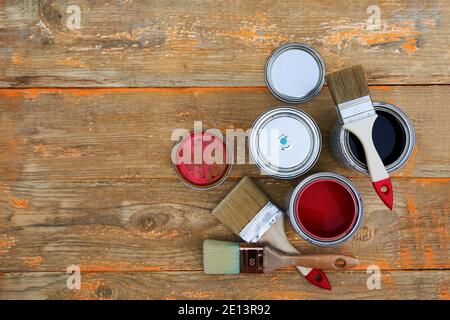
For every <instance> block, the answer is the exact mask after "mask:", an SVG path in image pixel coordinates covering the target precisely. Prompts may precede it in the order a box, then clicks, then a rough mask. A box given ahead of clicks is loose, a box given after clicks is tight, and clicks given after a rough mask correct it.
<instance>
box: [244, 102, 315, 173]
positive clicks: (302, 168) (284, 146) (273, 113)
mask: <svg viewBox="0 0 450 320" xmlns="http://www.w3.org/2000/svg"><path fill="white" fill-rule="evenodd" d="M248 141H249V150H250V156H251V160H252V162H253V163H254V164H255V165H256V166H257V167H258V168H260V169H261V171H262V173H265V174H268V175H270V176H272V177H275V178H279V179H294V178H297V177H298V176H300V175H302V174H304V173H305V172H306V171H308V170H309V169H311V167H312V166H313V165H314V164H315V163H316V161H317V159H318V158H319V154H320V150H321V147H322V138H321V135H320V130H319V127H318V126H317V124H316V123H315V121H314V120H313V119H312V118H311V117H310V116H309V115H308V114H306V113H305V112H303V111H301V110H299V109H294V108H290V107H279V108H274V109H270V110H268V111H266V112H265V113H263V114H262V115H260V116H259V117H258V118H257V119H256V121H255V122H254V124H253V126H252V128H251V130H250V134H249V140H248Z"/></svg>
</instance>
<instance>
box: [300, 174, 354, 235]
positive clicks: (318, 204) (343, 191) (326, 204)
mask: <svg viewBox="0 0 450 320" xmlns="http://www.w3.org/2000/svg"><path fill="white" fill-rule="evenodd" d="M356 206H357V204H356V199H355V197H354V195H353V193H352V191H351V190H349V188H348V187H347V186H345V185H344V184H342V183H341V182H339V181H337V180H334V179H333V180H332V179H319V180H315V181H313V182H312V183H311V184H309V185H308V186H306V187H305V188H304V189H303V190H302V192H300V194H299V196H298V198H297V204H296V214H297V219H298V222H299V223H300V225H301V226H302V227H303V229H304V231H305V232H307V233H308V234H309V235H310V236H312V237H314V238H317V239H320V240H325V241H329V240H335V239H338V238H340V237H342V236H343V235H345V234H346V233H347V232H348V231H349V230H351V228H352V227H353V225H354V224H355V220H356Z"/></svg>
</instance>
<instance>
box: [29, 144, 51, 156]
mask: <svg viewBox="0 0 450 320" xmlns="http://www.w3.org/2000/svg"><path fill="white" fill-rule="evenodd" d="M33 150H34V152H37V153H39V154H41V155H42V156H43V157H44V158H49V157H51V156H52V155H53V152H52V150H51V148H50V147H48V146H46V145H45V144H43V143H39V144H36V145H34V146H33Z"/></svg>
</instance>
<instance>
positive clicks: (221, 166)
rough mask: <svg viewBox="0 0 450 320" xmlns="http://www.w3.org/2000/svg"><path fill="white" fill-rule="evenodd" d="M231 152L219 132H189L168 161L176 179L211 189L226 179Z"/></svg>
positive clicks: (194, 186) (230, 165) (190, 184)
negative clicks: (170, 160) (171, 164)
mask: <svg viewBox="0 0 450 320" xmlns="http://www.w3.org/2000/svg"><path fill="white" fill-rule="evenodd" d="M231 159H232V152H231V150H230V149H229V148H228V145H227V143H226V141H225V139H224V138H223V136H222V135H221V134H219V133H213V132H212V131H211V132H210V131H208V130H206V131H193V132H191V133H190V134H188V135H186V136H185V137H183V138H182V139H180V141H179V142H178V143H176V144H175V146H174V148H173V149H172V163H173V166H174V169H175V172H176V174H177V176H178V178H179V179H180V180H181V181H182V182H183V183H184V184H185V185H187V186H189V187H191V188H194V189H202V190H204V189H211V188H214V187H216V186H218V185H220V184H221V183H222V182H223V181H225V179H226V178H227V176H228V174H229V173H230V171H231V167H232V160H231Z"/></svg>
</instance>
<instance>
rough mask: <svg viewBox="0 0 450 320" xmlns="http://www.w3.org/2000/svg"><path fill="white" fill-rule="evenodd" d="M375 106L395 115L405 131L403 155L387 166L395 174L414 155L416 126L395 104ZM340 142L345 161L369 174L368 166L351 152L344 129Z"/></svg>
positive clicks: (376, 102)
mask: <svg viewBox="0 0 450 320" xmlns="http://www.w3.org/2000/svg"><path fill="white" fill-rule="evenodd" d="M373 106H374V108H375V111H378V110H379V111H384V112H388V113H389V114H391V115H393V116H394V117H395V118H396V119H397V120H398V121H399V123H400V125H401V126H402V127H403V129H404V130H405V137H406V142H405V148H404V150H403V152H402V154H401V155H400V156H399V157H398V159H397V160H396V161H394V162H393V163H391V164H389V165H387V166H386V171H387V172H388V173H393V172H396V171H398V170H400V169H401V168H402V167H403V166H404V165H405V164H406V163H407V162H408V160H409V158H410V157H411V155H412V153H413V150H414V146H415V141H416V139H415V131H414V126H413V124H412V121H411V120H410V119H409V117H408V116H407V115H406V113H405V112H404V111H402V110H401V109H399V108H398V107H397V106H395V105H393V104H390V103H387V102H383V101H373ZM339 142H340V145H341V150H342V154H343V157H344V159H345V161H346V162H348V164H349V165H350V166H351V167H352V168H354V169H355V170H357V171H359V172H362V173H366V174H367V173H368V170H367V165H364V164H363V163H362V162H361V161H359V160H358V159H357V158H356V157H355V156H354V155H353V153H352V152H351V149H350V146H349V132H348V131H347V130H345V129H343V128H341V130H340V131H339Z"/></svg>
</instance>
